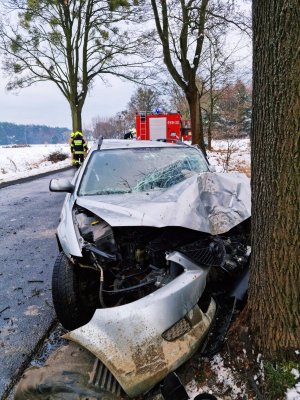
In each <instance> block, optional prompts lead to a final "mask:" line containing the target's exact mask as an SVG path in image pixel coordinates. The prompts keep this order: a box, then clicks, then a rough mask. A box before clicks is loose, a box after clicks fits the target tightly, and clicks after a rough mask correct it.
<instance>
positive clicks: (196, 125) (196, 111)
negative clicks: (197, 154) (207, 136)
mask: <svg viewBox="0 0 300 400" xmlns="http://www.w3.org/2000/svg"><path fill="white" fill-rule="evenodd" d="M186 98H187V101H188V103H189V108H190V115H191V129H192V144H198V145H199V146H200V148H201V150H202V151H203V153H204V154H205V155H206V149H205V145H204V138H203V123H202V113H201V107H200V94H199V92H198V89H197V88H196V87H195V88H192V89H190V90H188V92H187V93H186Z"/></svg>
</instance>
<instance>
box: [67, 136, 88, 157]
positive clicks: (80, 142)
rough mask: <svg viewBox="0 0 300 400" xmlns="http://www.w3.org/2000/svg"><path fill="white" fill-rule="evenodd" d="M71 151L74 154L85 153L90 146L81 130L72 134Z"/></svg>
mask: <svg viewBox="0 0 300 400" xmlns="http://www.w3.org/2000/svg"><path fill="white" fill-rule="evenodd" d="M70 147H71V152H72V153H74V154H84V153H85V152H87V150H88V147H87V144H86V142H85V140H84V137H83V134H82V133H81V132H76V133H75V134H72V135H71V139H70Z"/></svg>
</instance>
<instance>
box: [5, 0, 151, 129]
mask: <svg viewBox="0 0 300 400" xmlns="http://www.w3.org/2000/svg"><path fill="white" fill-rule="evenodd" d="M133 3H134V4H136V1H135V0H133ZM4 5H5V7H6V8H5V10H6V13H8V11H9V10H11V12H12V15H13V16H14V19H17V23H15V24H14V23H9V24H8V23H7V15H8V14H6V24H2V27H1V32H0V33H1V36H0V38H1V39H0V48H1V49H2V51H3V52H4V56H5V64H4V69H5V71H6V72H7V74H8V76H9V83H8V89H16V88H24V87H28V86H30V85H32V84H34V83H37V82H43V81H50V82H53V83H54V84H55V85H56V86H57V87H58V89H59V90H60V92H61V93H62V94H63V96H64V97H65V98H66V100H67V101H68V103H69V105H70V109H71V115H72V124H73V131H77V130H81V128H82V121H81V115H82V108H83V106H84V103H85V99H86V96H87V93H88V91H89V90H90V89H91V88H92V85H93V82H94V81H95V79H96V77H97V76H101V77H102V79H103V77H104V76H107V75H108V74H113V75H116V76H118V77H120V78H126V79H131V80H132V81H135V82H138V81H139V78H140V73H139V71H138V69H137V68H138V67H140V66H141V59H140V58H139V57H138V55H139V54H140V53H139V51H140V50H141V47H142V46H143V43H145V39H144V38H143V37H142V36H140V35H139V34H138V32H137V28H135V31H134V32H133V31H129V30H128V27H127V26H125V24H124V22H123V21H124V19H126V20H127V21H128V22H129V21H131V20H134V13H133V9H132V7H131V6H130V5H131V1H130V0H128V1H127V0H114V1H112V0H110V1H109V0H56V1H49V0H39V1H36V0H4ZM136 8H137V6H136V5H135V7H134V9H135V10H134V11H135V12H136V11H137V10H136Z"/></svg>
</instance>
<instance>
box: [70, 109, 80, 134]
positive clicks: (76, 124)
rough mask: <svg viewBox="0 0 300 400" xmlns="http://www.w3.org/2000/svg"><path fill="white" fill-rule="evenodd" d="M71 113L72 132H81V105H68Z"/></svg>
mask: <svg viewBox="0 0 300 400" xmlns="http://www.w3.org/2000/svg"><path fill="white" fill-rule="evenodd" d="M70 107H71V114H72V128H73V132H77V131H79V132H82V119H81V117H82V107H80V106H78V105H77V106H76V105H72V104H71V105H70Z"/></svg>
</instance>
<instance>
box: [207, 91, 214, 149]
mask: <svg viewBox="0 0 300 400" xmlns="http://www.w3.org/2000/svg"><path fill="white" fill-rule="evenodd" d="M213 112H214V100H213V98H212V97H210V101H209V114H208V125H207V148H208V150H211V149H212V147H211V142H212V125H213Z"/></svg>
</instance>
